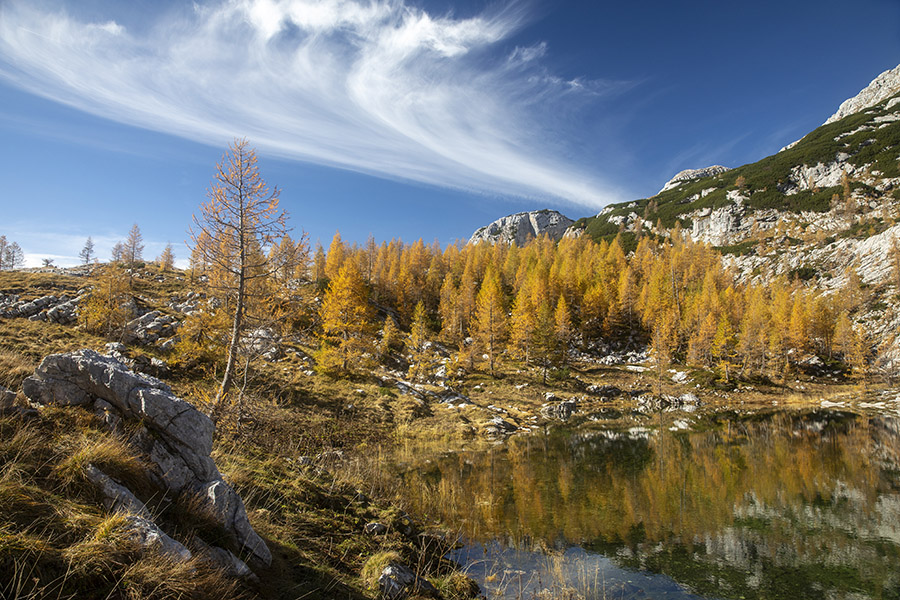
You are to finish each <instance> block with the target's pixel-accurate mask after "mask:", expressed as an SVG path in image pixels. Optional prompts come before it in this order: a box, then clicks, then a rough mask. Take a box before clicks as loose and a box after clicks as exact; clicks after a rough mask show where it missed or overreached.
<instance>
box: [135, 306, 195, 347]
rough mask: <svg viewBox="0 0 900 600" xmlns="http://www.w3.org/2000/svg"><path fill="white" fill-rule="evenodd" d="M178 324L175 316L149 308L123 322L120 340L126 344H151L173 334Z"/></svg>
mask: <svg viewBox="0 0 900 600" xmlns="http://www.w3.org/2000/svg"><path fill="white" fill-rule="evenodd" d="M180 325H181V323H179V321H178V320H176V319H175V317H172V316H170V315H165V314H163V313H161V312H160V311H158V310H151V311H150V312H148V313H145V314H143V315H141V316H140V317H138V318H136V319H133V320H131V321H129V322H128V323H126V324H125V333H124V334H123V336H122V341H124V342H125V343H126V344H144V345H149V344H153V343H156V342H157V341H158V340H161V339H165V338H170V337H172V336H174V335H175V332H176V331H177V329H178V327H179V326H180Z"/></svg>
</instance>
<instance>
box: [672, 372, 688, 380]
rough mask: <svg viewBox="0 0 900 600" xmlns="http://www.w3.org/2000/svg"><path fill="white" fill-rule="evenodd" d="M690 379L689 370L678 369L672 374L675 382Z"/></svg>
mask: <svg viewBox="0 0 900 600" xmlns="http://www.w3.org/2000/svg"><path fill="white" fill-rule="evenodd" d="M687 380H688V374H687V371H676V372H675V374H674V375H672V382H673V383H685V382H687Z"/></svg>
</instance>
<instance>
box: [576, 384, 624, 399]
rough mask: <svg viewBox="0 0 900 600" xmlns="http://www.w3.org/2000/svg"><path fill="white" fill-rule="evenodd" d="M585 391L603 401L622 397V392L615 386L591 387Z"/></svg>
mask: <svg viewBox="0 0 900 600" xmlns="http://www.w3.org/2000/svg"><path fill="white" fill-rule="evenodd" d="M585 391H586V392H587V393H588V394H591V395H592V396H600V399H601V400H609V399H611V398H615V397H617V396H621V395H622V390H620V389H619V388H617V387H616V386H614V385H589V386H588V387H587V389H586V390H585Z"/></svg>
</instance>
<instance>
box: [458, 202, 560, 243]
mask: <svg viewBox="0 0 900 600" xmlns="http://www.w3.org/2000/svg"><path fill="white" fill-rule="evenodd" d="M574 222H575V221H573V220H572V219H570V218H568V217H566V216H565V215H562V214H560V213H558V212H556V211H555V210H546V209H545V210H537V211H532V212H522V213H516V214H514V215H509V216H506V217H503V218H500V219H497V220H496V221H494V222H493V223H491V224H490V225H487V226H485V227H482V228H481V229H479V230H477V231H476V232H475V233H473V234H472V237H471V238H469V243H470V244H479V243H481V242H487V243H489V244H496V243H497V242H502V243H504V244H516V245H517V246H524V245H525V244H526V243H528V240H530V239H533V238H536V237H538V236H541V235H544V234H547V235H548V236H549V237H550V239H552V240H554V241H558V240H559V239H560V238H562V236H563V234H565V233H566V230H567V229H568V228H569V226H570V225H572V223H574Z"/></svg>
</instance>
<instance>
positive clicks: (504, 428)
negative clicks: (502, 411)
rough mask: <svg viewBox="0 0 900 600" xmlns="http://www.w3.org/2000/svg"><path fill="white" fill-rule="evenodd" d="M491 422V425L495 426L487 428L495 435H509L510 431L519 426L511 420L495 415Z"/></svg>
mask: <svg viewBox="0 0 900 600" xmlns="http://www.w3.org/2000/svg"><path fill="white" fill-rule="evenodd" d="M489 423H490V424H491V425H493V427H488V428H487V429H486V430H485V431H487V432H488V433H489V434H490V433H492V434H494V435H496V434H501V435H508V434H510V433H513V432H515V431H516V430H517V429H518V427H516V426H515V425H513V424H512V423H510V422H509V421H505V420H503V418H502V417H494V418H492V419H491V420H490V421H489Z"/></svg>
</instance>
